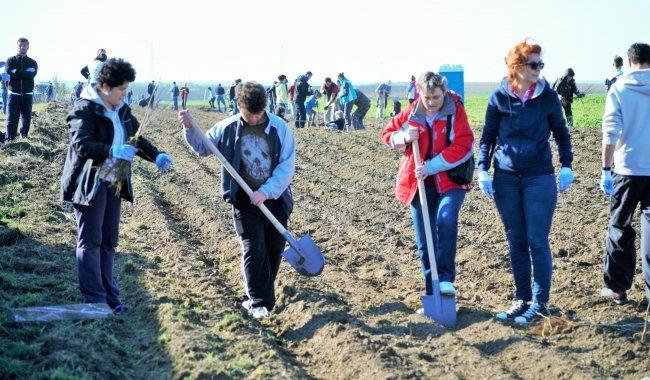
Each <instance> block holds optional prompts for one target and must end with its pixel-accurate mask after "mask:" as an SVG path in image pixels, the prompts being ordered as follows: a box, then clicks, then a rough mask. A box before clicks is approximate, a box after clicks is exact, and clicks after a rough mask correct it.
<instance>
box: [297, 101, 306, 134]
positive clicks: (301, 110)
mask: <svg viewBox="0 0 650 380" xmlns="http://www.w3.org/2000/svg"><path fill="white" fill-rule="evenodd" d="M296 108H298V109H297V110H296V115H295V116H296V128H302V127H304V126H305V121H307V110H305V101H304V100H296Z"/></svg>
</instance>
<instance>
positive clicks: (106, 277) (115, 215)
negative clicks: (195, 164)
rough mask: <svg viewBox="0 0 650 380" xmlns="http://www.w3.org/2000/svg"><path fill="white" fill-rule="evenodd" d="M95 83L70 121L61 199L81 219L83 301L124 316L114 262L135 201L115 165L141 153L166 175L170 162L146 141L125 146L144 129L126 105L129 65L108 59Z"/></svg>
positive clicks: (130, 78) (79, 258)
mask: <svg viewBox="0 0 650 380" xmlns="http://www.w3.org/2000/svg"><path fill="white" fill-rule="evenodd" d="M96 79H97V83H95V84H90V85H88V86H86V88H85V89H84V91H83V92H82V94H81V97H80V98H79V99H77V101H76V102H75V103H74V108H73V109H72V111H70V113H69V114H68V116H67V117H66V120H67V122H68V136H69V138H70V146H69V148H68V153H67V156H66V160H65V164H64V167H63V174H62V177H61V200H63V201H66V202H71V203H72V204H73V209H74V214H75V218H76V220H77V227H78V232H77V234H78V235H77V236H78V239H77V251H76V255H77V275H78V278H79V289H80V291H81V295H82V296H83V298H84V303H105V304H108V306H109V307H111V309H113V312H114V313H121V312H125V311H126V308H125V307H124V304H123V303H122V301H121V300H120V291H119V288H118V286H117V283H116V282H115V279H114V278H113V263H114V259H115V247H117V243H118V236H119V225H120V210H121V202H122V199H125V200H127V201H129V202H133V193H132V189H131V180H130V175H129V174H128V173H127V175H126V178H125V179H124V180H123V181H122V183H121V192H120V193H119V194H118V193H117V189H116V188H115V187H114V185H113V183H114V182H115V181H119V179H118V178H116V171H115V167H116V165H117V164H118V163H119V162H120V160H127V161H129V162H133V160H134V159H135V156H136V155H138V156H139V157H141V158H143V159H145V160H147V161H150V162H155V163H156V166H157V167H158V170H160V171H165V170H167V169H169V167H170V166H171V163H172V160H171V158H170V157H169V156H168V155H167V154H166V153H164V152H159V151H158V149H156V147H154V146H153V145H151V143H149V142H148V141H147V140H146V139H144V138H143V137H140V138H139V139H138V142H137V147H136V146H133V145H129V144H127V143H126V141H127V140H128V139H129V138H130V137H132V136H134V135H135V133H136V132H137V131H138V128H139V127H140V123H138V121H137V120H136V118H135V117H134V116H133V115H132V114H131V108H130V107H129V106H128V105H127V104H126V103H124V101H123V99H124V97H125V96H126V90H127V88H128V86H129V84H130V83H131V82H133V81H134V80H135V70H133V67H132V66H131V64H130V63H128V62H126V61H124V60H122V59H115V58H113V59H109V60H108V61H106V62H105V63H104V64H103V65H102V67H101V69H100V71H99V73H98V75H97V77H96Z"/></svg>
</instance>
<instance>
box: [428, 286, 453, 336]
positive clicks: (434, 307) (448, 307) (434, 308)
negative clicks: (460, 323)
mask: <svg viewBox="0 0 650 380" xmlns="http://www.w3.org/2000/svg"><path fill="white" fill-rule="evenodd" d="M420 298H421V299H422V307H423V308H424V315H425V316H427V317H429V318H431V319H433V321H434V322H436V323H438V324H440V325H443V326H451V325H454V324H456V297H455V296H446V295H444V294H440V282H439V281H433V295H431V296H421V297H420Z"/></svg>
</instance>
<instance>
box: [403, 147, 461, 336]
mask: <svg viewBox="0 0 650 380" xmlns="http://www.w3.org/2000/svg"><path fill="white" fill-rule="evenodd" d="M411 149H413V159H414V160H415V167H416V168H417V167H418V166H420V165H422V163H421V162H420V146H419V145H418V140H413V142H412V143H411ZM418 193H419V194H420V206H421V207H422V216H423V219H424V232H425V233H426V236H427V255H428V256H429V267H430V268H431V280H432V282H433V295H430V296H428V295H424V296H422V297H420V298H421V299H422V307H423V308H424V315H426V316H427V317H429V318H431V319H433V320H434V321H435V322H436V323H439V324H441V325H453V324H455V323H456V297H455V296H448V295H442V294H441V293H440V280H439V279H438V266H437V265H436V251H435V247H434V245H433V234H432V233H431V223H430V222H429V207H428V205H427V195H426V192H425V190H424V181H423V180H421V179H418ZM425 281H426V280H425Z"/></svg>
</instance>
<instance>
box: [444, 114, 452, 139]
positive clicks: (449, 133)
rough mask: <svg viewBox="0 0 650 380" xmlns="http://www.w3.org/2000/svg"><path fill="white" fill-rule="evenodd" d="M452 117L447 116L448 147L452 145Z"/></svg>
mask: <svg viewBox="0 0 650 380" xmlns="http://www.w3.org/2000/svg"><path fill="white" fill-rule="evenodd" d="M450 135H451V115H447V145H445V146H449V145H451V137H450Z"/></svg>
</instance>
